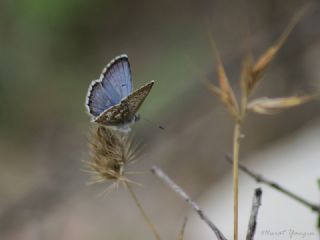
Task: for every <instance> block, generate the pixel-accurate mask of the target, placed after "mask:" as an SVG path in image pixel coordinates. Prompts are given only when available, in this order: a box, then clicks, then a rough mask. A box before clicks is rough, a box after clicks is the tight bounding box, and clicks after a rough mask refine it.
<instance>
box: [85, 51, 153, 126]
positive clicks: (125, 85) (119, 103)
mask: <svg viewBox="0 0 320 240" xmlns="http://www.w3.org/2000/svg"><path fill="white" fill-rule="evenodd" d="M153 84H154V81H151V82H149V83H148V84H146V85H144V86H142V87H141V88H139V89H138V90H136V91H133V84H132V75H131V69H130V63H129V59H128V56H127V55H125V54H123V55H120V56H118V57H116V58H114V59H113V60H111V62H110V63H109V64H108V65H107V66H106V67H105V68H104V70H103V71H102V74H101V76H100V78H99V79H98V80H94V81H92V82H91V84H90V86H89V89H88V93H87V97H86V109H87V111H88V113H89V115H91V118H92V119H91V121H92V122H95V123H98V124H101V125H104V126H108V127H114V128H116V129H118V130H121V131H124V132H128V131H130V128H129V125H130V124H131V123H134V122H136V121H138V120H139V115H138V113H137V112H138V110H139V108H140V106H141V105H142V103H143V102H144V100H145V99H146V97H147V96H148V94H149V93H150V90H151V88H152V86H153Z"/></svg>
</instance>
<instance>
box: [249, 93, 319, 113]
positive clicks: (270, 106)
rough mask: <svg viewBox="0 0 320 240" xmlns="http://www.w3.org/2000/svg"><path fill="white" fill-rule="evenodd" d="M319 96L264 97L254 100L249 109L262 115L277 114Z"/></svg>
mask: <svg viewBox="0 0 320 240" xmlns="http://www.w3.org/2000/svg"><path fill="white" fill-rule="evenodd" d="M317 97H318V96H317V95H305V96H291V97H281V98H267V97H262V98H258V99H255V100H252V101H251V102H250V103H249V104H248V109H249V110H251V111H253V112H256V113H260V114H275V113H278V112H281V111H283V110H285V109H288V108H292V107H296V106H299V105H302V104H304V103H307V102H309V101H311V100H314V99H316V98H317Z"/></svg>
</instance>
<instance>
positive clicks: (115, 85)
mask: <svg viewBox="0 0 320 240" xmlns="http://www.w3.org/2000/svg"><path fill="white" fill-rule="evenodd" d="M102 76H103V79H102V86H103V87H104V89H105V90H106V91H107V92H108V93H109V92H113V93H115V95H117V97H118V99H117V100H118V101H119V102H120V100H122V99H123V98H126V97H127V96H128V95H129V94H130V93H131V92H132V77H131V70H130V64H129V59H128V56H127V55H120V56H118V57H116V58H115V59H113V60H112V61H111V62H110V63H109V64H108V65H107V67H106V68H105V70H104V72H103V73H102ZM119 98H120V99H119Z"/></svg>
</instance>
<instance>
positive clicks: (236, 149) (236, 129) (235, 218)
mask: <svg viewBox="0 0 320 240" xmlns="http://www.w3.org/2000/svg"><path fill="white" fill-rule="evenodd" d="M240 134H241V121H237V122H236V124H235V127H234V133H233V239H234V240H238V192H239V177H238V165H239V150H240Z"/></svg>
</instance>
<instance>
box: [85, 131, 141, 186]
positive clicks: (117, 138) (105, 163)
mask: <svg viewBox="0 0 320 240" xmlns="http://www.w3.org/2000/svg"><path fill="white" fill-rule="evenodd" d="M89 147H90V154H91V161H89V162H88V167H89V170H90V172H92V173H93V174H94V176H93V183H100V182H104V181H114V182H115V183H116V184H118V183H126V182H131V181H130V180H129V179H127V178H126V177H125V176H124V174H125V169H126V166H127V165H128V164H129V163H130V162H132V161H133V160H134V159H135V158H136V157H137V153H138V150H139V147H138V146H137V145H136V144H134V143H133V139H132V137H130V136H129V135H127V134H124V133H121V132H119V131H116V130H112V129H110V128H107V127H103V126H98V127H95V128H93V129H92V131H91V135H90V140H89Z"/></svg>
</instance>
